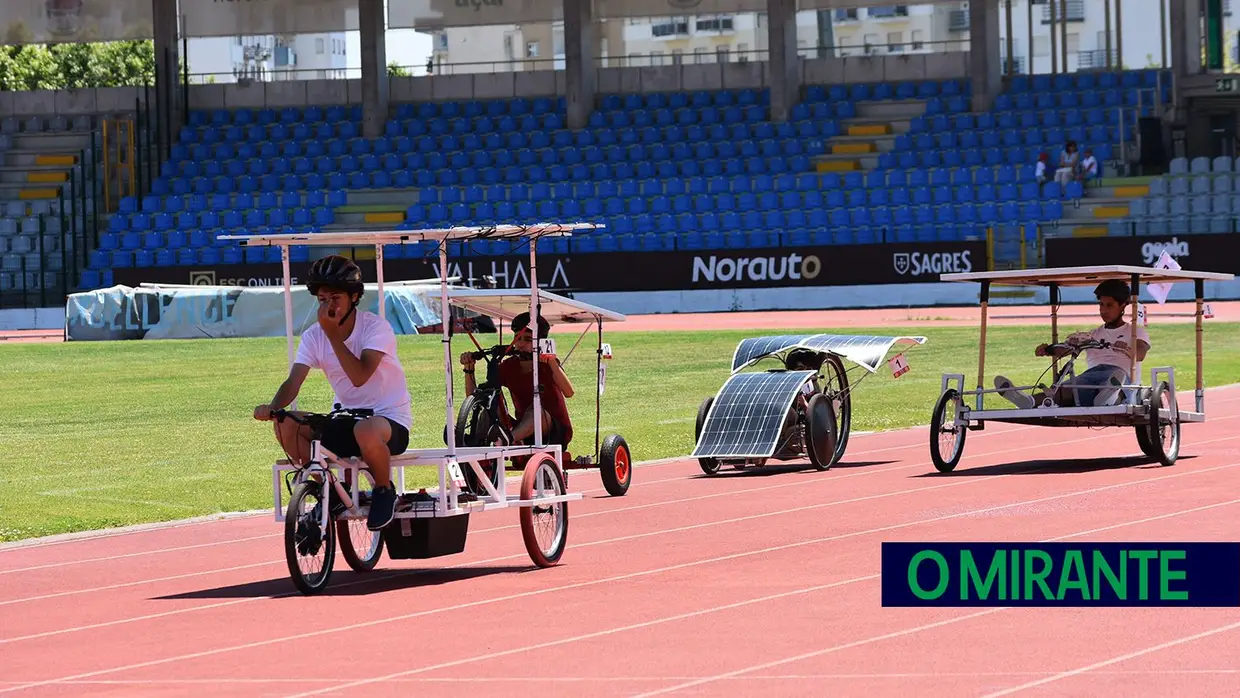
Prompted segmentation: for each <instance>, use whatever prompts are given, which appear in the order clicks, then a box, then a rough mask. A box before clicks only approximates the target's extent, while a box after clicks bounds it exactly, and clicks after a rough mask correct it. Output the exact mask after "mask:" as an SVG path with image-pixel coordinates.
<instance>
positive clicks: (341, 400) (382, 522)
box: [254, 255, 413, 531]
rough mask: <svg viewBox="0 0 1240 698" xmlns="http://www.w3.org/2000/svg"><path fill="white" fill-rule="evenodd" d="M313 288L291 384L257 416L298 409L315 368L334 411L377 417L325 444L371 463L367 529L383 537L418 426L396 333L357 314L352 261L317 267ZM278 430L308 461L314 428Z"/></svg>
mask: <svg viewBox="0 0 1240 698" xmlns="http://www.w3.org/2000/svg"><path fill="white" fill-rule="evenodd" d="M306 288H307V290H309V291H310V293H311V294H312V295H314V296H315V297H316V298H317V299H318V304H319V307H318V322H317V323H316V324H314V325H311V326H309V327H307V328H306V329H305V331H304V332H303V333H302V335H301V342H300V344H299V346H298V348H297V358H296V359H295V360H294V362H293V367H292V370H290V371H289V375H288V378H286V379H285V381H284V383H283V384H282V385H281V386H280V388H279V390H277V391H276V394H275V397H273V398H272V399H271V402H270V403H269V404H266V405H259V406H258V407H256V408H255V409H254V418H255V419H259V420H269V419H271V413H272V411H274V410H278V409H282V408H283V407H285V406H286V405H288V404H289V403H291V402H292V401H293V400H294V399H295V398H296V397H297V393H298V392H299V391H300V390H301V385H302V383H303V382H304V381H305V379H306V376H307V375H308V374H309V372H310V369H312V368H318V369H321V370H322V371H323V373H325V374H326V375H327V380H328V382H329V383H330V384H331V387H332V390H333V392H334V393H335V400H334V402H335V403H338V404H339V405H340V406H341V407H342V408H345V409H363V410H370V411H371V412H372V413H373V416H370V417H365V418H358V419H356V420H332V422H331V427H329V429H328V430H327V432H326V433H324V434H323V436H322V443H323V446H325V447H326V448H327V449H328V450H330V451H331V452H332V453H334V454H336V455H337V456H340V457H342V458H348V457H360V458H362V460H364V461H365V462H366V465H367V466H368V468H369V469H370V473H371V475H372V476H373V477H374V481H375V483H374V492H373V493H372V495H371V502H370V517H369V521H368V522H367V525H368V526H369V528H370V530H372V531H377V530H379V529H381V528H383V527H384V526H386V525H387V524H389V523H391V521H392V518H393V516H394V514H395V511H396V491H395V489H394V488H393V487H392V485H391V479H390V476H389V474H390V471H391V457H392V456H394V455H397V454H400V453H404V451H405V449H406V448H407V447H408V445H409V428H410V426H412V424H413V414H412V410H411V401H410V398H409V388H408V385H407V384H406V382H405V371H404V369H403V368H402V367H401V364H400V359H399V358H398V357H397V355H396V333H395V332H393V331H392V326H391V325H389V324H388V323H387V322H386V321H385V320H384V319H383V318H380V317H379V316H378V315H376V314H374V313H371V312H369V311H365V310H358V304H359V303H360V302H361V298H362V294H363V293H364V292H365V288H366V287H365V285H364V284H363V283H362V271H361V269H359V268H358V266H357V264H355V263H353V261H352V260H350V259H348V258H345V257H341V256H339V255H330V256H327V257H323V258H322V259H319V260H317V261H316V262H315V263H314V264H313V265H312V266H311V267H310V275H309V278H308V279H307V281H306ZM275 428H276V430H277V434H276V437H277V438H278V439H279V440H280V443H281V445H287V444H289V443H293V442H295V443H297V444H298V445H299V449H298V451H297V452H298V453H299V454H303V453H304V454H309V452H310V434H309V429H308V427H305V426H302V425H298V424H297V423H296V422H293V421H292V420H286V421H282V422H277V423H276V425H275ZM294 440H295V441H294ZM302 460H304V459H302Z"/></svg>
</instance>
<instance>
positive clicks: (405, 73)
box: [387, 61, 413, 78]
mask: <svg viewBox="0 0 1240 698" xmlns="http://www.w3.org/2000/svg"><path fill="white" fill-rule="evenodd" d="M387 74H388V77H391V78H407V77H411V76H412V75H413V73H410V72H409V69H408V68H406V67H405V66H403V65H400V64H398V63H397V62H396V61H392V62H391V63H388V67H387Z"/></svg>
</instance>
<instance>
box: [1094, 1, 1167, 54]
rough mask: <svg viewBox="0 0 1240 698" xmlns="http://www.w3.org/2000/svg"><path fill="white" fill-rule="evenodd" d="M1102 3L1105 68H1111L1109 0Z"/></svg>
mask: <svg viewBox="0 0 1240 698" xmlns="http://www.w3.org/2000/svg"><path fill="white" fill-rule="evenodd" d="M1159 1H1160V2H1162V1H1163V0H1159ZM1102 5H1103V15H1104V17H1105V23H1104V25H1103V26H1104V33H1105V34H1106V46H1105V49H1106V52H1107V57H1106V67H1107V70H1110V69H1111V46H1112V45H1113V44H1112V43H1111V0H1102Z"/></svg>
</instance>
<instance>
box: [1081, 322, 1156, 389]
mask: <svg viewBox="0 0 1240 698" xmlns="http://www.w3.org/2000/svg"><path fill="white" fill-rule="evenodd" d="M1082 334H1085V336H1086V337H1087V338H1088V339H1095V340H1101V341H1106V342H1110V343H1111V344H1115V343H1116V342H1123V343H1124V344H1127V345H1128V346H1130V347H1132V349H1133V351H1136V349H1137V347H1136V344H1135V343H1134V342H1133V341H1132V323H1129V322H1125V323H1124V324H1123V325H1120V326H1119V327H1116V328H1115V329H1110V328H1108V327H1107V326H1106V325H1102V326H1100V327H1098V328H1097V329H1095V330H1093V331H1091V332H1088V333H1082ZM1137 341H1138V342H1145V343H1146V344H1149V343H1150V335H1149V333H1148V332H1146V331H1145V328H1144V327H1142V326H1140V325H1137ZM1085 360H1086V361H1087V362H1088V363H1089V367H1090V368H1093V367H1094V366H1102V365H1107V366H1118V367H1120V368H1122V369H1124V371H1125V372H1127V371H1128V367H1129V364H1130V362H1131V359H1129V358H1128V357H1127V356H1125V355H1124V352H1122V351H1118V350H1116V349H1089V350H1086V352H1085ZM1136 371H1137V373H1136V375H1134V376H1129V377H1128V378H1129V380H1134V379H1136V378H1138V377H1140V375H1141V362H1140V361H1138V362H1137V367H1136ZM1078 372H1079V369H1078Z"/></svg>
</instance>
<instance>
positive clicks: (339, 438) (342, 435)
mask: <svg viewBox="0 0 1240 698" xmlns="http://www.w3.org/2000/svg"><path fill="white" fill-rule="evenodd" d="M384 419H387V421H388V424H390V425H391V427H392V438H391V439H389V440H388V453H390V454H392V455H393V456H396V455H400V454H402V453H404V452H405V449H407V448H409V430H408V429H406V428H404V427H402V426H401V425H399V424H397V423H396V422H393V421H392V420H391V419H388V418H387V417H384ZM360 421H362V420H361V419H339V418H337V419H333V420H331V422H329V423H328V426H327V427H326V428H325V429H324V430H323V436H322V438H321V439H319V440H320V441H321V442H322V443H323V446H325V447H326V448H327V450H329V451H331V452H332V453H334V454H336V455H337V456H340V457H341V458H361V457H362V449H361V448H360V447H359V446H358V445H357V438H355V437H354V436H353V428H354V427H356V426H357V423H358V422H360Z"/></svg>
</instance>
